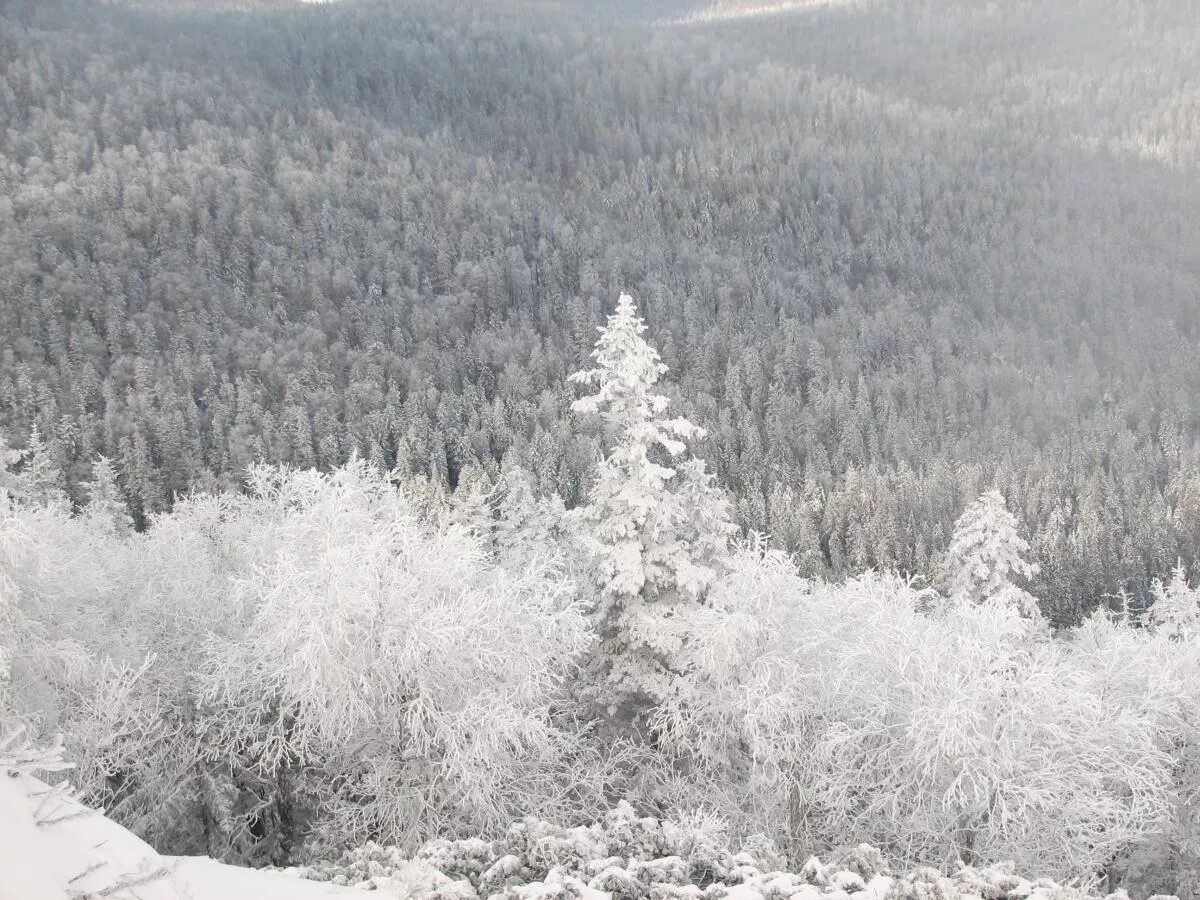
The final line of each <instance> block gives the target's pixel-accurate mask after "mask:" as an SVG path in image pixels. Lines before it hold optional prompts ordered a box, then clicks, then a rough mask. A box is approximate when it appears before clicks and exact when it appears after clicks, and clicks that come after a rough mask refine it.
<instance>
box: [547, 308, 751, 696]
mask: <svg viewBox="0 0 1200 900" xmlns="http://www.w3.org/2000/svg"><path fill="white" fill-rule="evenodd" d="M645 330H646V325H645V323H644V322H643V321H642V319H641V317H640V316H638V314H637V310H636V309H635V307H634V303H633V298H632V297H630V296H629V295H628V294H622V295H621V297H620V300H619V301H618V303H617V310H616V312H615V313H614V314H613V315H611V316H609V317H608V324H607V326H605V327H602V328H601V329H600V338H599V340H598V341H597V342H596V348H595V350H594V351H593V353H592V357H593V358H594V359H595V360H596V364H597V365H596V368H593V369H587V370H584V371H581V372H577V373H575V374H573V375H572V376H571V380H572V381H574V382H576V383H579V384H590V385H595V387H596V392H595V393H594V394H591V395H589V396H586V397H583V398H581V399H579V400H576V401H575V402H574V404H573V405H572V408H573V409H574V410H575V412H577V413H579V414H580V415H584V416H596V417H598V418H599V419H600V421H601V422H602V423H603V426H604V433H605V434H604V436H605V443H606V446H607V451H606V452H605V453H604V454H603V456H602V457H601V459H600V461H599V464H598V467H597V472H596V477H595V480H594V482H593V483H592V485H591V488H590V491H589V493H588V502H587V504H586V505H585V506H583V507H581V508H579V509H578V510H576V511H575V512H574V514H573V519H574V522H575V524H576V526H577V528H578V533H579V535H580V538H581V541H582V544H583V547H584V550H585V553H586V554H587V555H588V556H589V557H590V560H591V563H592V565H593V571H594V572H595V577H596V579H597V588H598V597H597V601H596V605H595V608H594V611H593V620H594V625H595V627H596V629H597V632H598V634H599V636H600V638H601V648H602V653H603V655H604V668H605V669H606V670H607V674H608V676H609V682H610V685H611V686H612V687H614V688H615V690H616V693H617V697H616V698H615V699H620V700H633V701H634V702H635V704H636V703H639V702H645V701H647V700H649V701H654V700H656V699H658V698H661V697H662V696H664V694H665V692H666V691H667V690H668V682H669V673H670V671H671V667H672V656H673V655H676V654H677V651H678V649H679V646H680V642H681V640H682V637H681V635H680V634H679V633H678V631H677V630H676V629H674V628H673V627H672V622H671V619H672V616H673V613H674V612H675V611H676V608H677V607H678V606H679V605H681V604H696V603H698V602H700V600H701V599H702V598H703V595H704V592H705V590H706V589H707V588H708V586H709V585H710V584H711V583H712V581H713V579H714V578H715V577H716V574H717V569H716V566H717V560H718V558H719V557H720V556H721V555H722V554H723V553H724V551H725V550H726V547H727V543H728V539H729V536H730V534H731V533H732V531H733V525H731V524H730V522H729V503H728V501H727V500H726V499H725V497H724V495H723V494H722V492H721V491H720V490H719V489H718V488H717V487H716V486H715V485H714V484H713V481H712V475H711V474H710V473H708V472H707V471H706V469H705V465H704V461H703V460H701V459H698V458H694V457H689V456H688V453H687V451H688V446H687V441H689V440H695V439H700V438H702V437H703V436H704V431H703V430H702V429H701V428H699V427H697V426H696V425H694V424H692V423H691V422H689V421H688V420H687V419H684V418H671V417H669V416H668V415H667V408H668V406H669V403H670V401H669V400H668V399H667V398H666V397H664V396H663V395H661V394H658V393H655V391H654V386H655V384H657V382H658V379H659V377H660V376H662V374H663V373H664V372H666V370H667V367H666V366H665V365H664V364H663V363H662V361H661V360H660V358H659V355H658V351H656V350H655V349H654V348H653V347H652V346H650V345H649V344H648V343H647V342H646V341H645V339H644V338H643V337H642V333H643V332H644V331H645Z"/></svg>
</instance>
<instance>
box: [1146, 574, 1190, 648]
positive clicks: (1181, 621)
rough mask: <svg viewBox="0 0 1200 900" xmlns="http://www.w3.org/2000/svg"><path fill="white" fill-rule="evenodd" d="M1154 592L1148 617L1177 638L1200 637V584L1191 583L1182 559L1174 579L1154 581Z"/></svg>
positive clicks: (1155, 624)
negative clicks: (1189, 583) (1196, 585)
mask: <svg viewBox="0 0 1200 900" xmlns="http://www.w3.org/2000/svg"><path fill="white" fill-rule="evenodd" d="M1153 596H1154V605H1153V606H1151V607H1150V613H1149V616H1148V618H1149V620H1150V623H1151V624H1152V625H1154V626H1155V628H1157V629H1158V630H1159V631H1161V632H1163V633H1164V634H1166V635H1167V636H1169V637H1170V638H1172V639H1173V640H1189V639H1194V638H1200V588H1194V587H1191V586H1189V585H1188V583H1187V573H1186V572H1185V571H1184V568H1183V565H1182V563H1181V564H1178V565H1176V566H1175V570H1174V571H1173V572H1172V573H1171V580H1170V581H1168V582H1165V583H1164V582H1162V581H1156V582H1154V588H1153Z"/></svg>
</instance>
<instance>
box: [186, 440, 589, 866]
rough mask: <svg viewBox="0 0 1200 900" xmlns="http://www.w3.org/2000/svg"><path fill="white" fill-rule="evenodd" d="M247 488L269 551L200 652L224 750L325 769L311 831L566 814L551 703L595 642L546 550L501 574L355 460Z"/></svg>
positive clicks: (478, 824)
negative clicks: (209, 646) (553, 811)
mask: <svg viewBox="0 0 1200 900" xmlns="http://www.w3.org/2000/svg"><path fill="white" fill-rule="evenodd" d="M251 491H252V495H253V497H254V498H255V502H256V503H258V504H262V505H263V506H265V507H266V508H268V509H269V510H271V511H272V516H271V519H272V524H271V527H270V530H271V540H272V542H273V549H272V551H271V553H270V554H269V555H268V556H267V558H265V559H264V560H263V562H262V563H261V564H260V565H258V566H256V567H254V568H253V569H251V570H248V571H244V572H242V573H240V575H239V577H238V578H237V580H236V582H235V583H234V584H233V592H232V597H231V601H230V607H229V613H230V614H231V615H235V616H236V615H240V616H242V617H244V622H245V629H244V632H243V633H242V634H241V635H240V636H238V637H237V638H235V639H232V640H227V641H222V642H220V643H219V645H216V646H214V653H213V654H212V656H211V657H210V660H209V663H208V669H207V688H206V691H205V694H204V701H205V705H206V708H207V709H209V710H210V714H209V716H210V722H211V725H210V727H213V728H215V729H216V730H217V737H216V739H215V740H216V745H217V746H220V747H222V748H224V749H225V751H226V752H227V753H236V754H238V755H239V756H243V757H245V758H247V759H248V760H250V761H252V762H251V765H252V767H253V769H254V770H255V771H256V772H257V773H259V774H261V775H262V776H263V777H265V778H274V777H275V776H276V775H278V774H279V773H280V772H287V771H291V772H301V771H308V770H310V769H315V770H317V771H319V772H320V773H321V778H322V780H323V782H324V783H323V784H322V785H321V787H322V794H323V798H324V801H325V803H324V808H323V811H322V812H323V817H322V823H321V829H322V831H323V833H326V834H329V835H333V836H336V837H337V838H338V839H340V840H344V841H361V840H365V839H366V838H368V837H372V836H382V837H384V838H386V839H387V840H390V841H400V842H403V841H408V840H412V839H414V838H416V837H423V836H427V835H429V834H435V833H453V832H456V831H461V830H462V829H463V828H464V827H467V828H471V829H476V830H486V829H487V828H489V827H492V826H497V825H501V824H503V823H504V822H506V821H508V820H509V819H510V818H511V817H512V816H513V815H514V814H515V813H516V812H517V811H520V810H523V809H529V808H541V809H543V811H545V809H546V808H547V805H549V807H550V808H553V807H554V805H555V804H562V808H563V809H569V808H571V807H570V802H571V798H570V796H569V795H570V794H571V790H570V789H566V790H564V789H562V788H561V787H560V785H561V783H562V780H563V779H565V778H567V777H568V773H569V771H570V770H569V769H568V768H567V767H568V765H570V764H576V765H579V764H580V763H581V762H583V758H584V757H585V755H586V751H585V748H584V747H583V746H582V744H581V743H580V741H579V733H578V732H575V731H572V730H569V729H564V728H561V727H559V725H558V722H557V721H556V703H557V702H558V701H559V700H560V699H561V698H562V686H563V679H564V678H565V677H566V676H567V675H568V674H569V672H570V670H571V667H572V665H573V663H574V660H575V659H576V657H577V656H578V654H579V653H580V652H581V651H582V650H583V649H584V648H585V647H586V646H587V645H588V643H589V641H590V635H589V631H588V629H587V627H586V622H585V619H584V617H583V615H582V612H581V610H580V609H579V608H578V606H577V605H576V604H575V603H574V602H573V601H572V589H571V584H570V583H569V582H568V581H567V580H566V579H565V578H564V577H562V575H561V573H560V571H559V569H558V566H557V563H556V560H555V559H554V558H553V557H546V558H543V559H539V560H531V561H530V562H529V564H528V565H526V566H525V567H524V568H523V569H521V570H519V571H516V570H506V569H502V568H500V567H498V566H495V565H493V564H492V562H491V561H490V560H489V559H488V557H487V556H486V555H485V554H484V552H483V550H482V548H481V545H480V542H479V541H478V539H477V538H476V537H474V536H473V535H472V534H471V533H470V532H469V531H468V530H467V529H466V528H463V527H460V526H457V525H453V524H451V525H443V526H431V525H429V524H427V523H423V522H422V521H420V520H419V518H418V517H417V515H416V513H415V512H414V511H413V509H412V508H411V505H410V504H409V502H408V501H407V499H406V497H405V495H404V493H403V492H402V491H399V490H397V489H396V487H395V486H394V485H393V484H391V483H390V482H389V481H388V479H387V478H386V476H384V475H382V474H380V473H378V472H377V471H376V470H374V469H372V468H370V467H369V466H368V465H366V464H365V463H362V462H352V463H350V464H348V465H347V466H345V467H343V468H341V469H339V470H337V471H335V472H334V473H332V474H330V475H321V474H318V473H316V472H287V471H282V470H278V469H259V470H256V471H255V472H254V474H253V477H252V480H251ZM586 768H587V767H586V766H584V767H583V769H581V770H579V771H578V773H577V779H578V787H579V788H581V789H583V790H585V791H586V790H587V789H589V788H590V787H591V785H589V784H588V779H587V777H586Z"/></svg>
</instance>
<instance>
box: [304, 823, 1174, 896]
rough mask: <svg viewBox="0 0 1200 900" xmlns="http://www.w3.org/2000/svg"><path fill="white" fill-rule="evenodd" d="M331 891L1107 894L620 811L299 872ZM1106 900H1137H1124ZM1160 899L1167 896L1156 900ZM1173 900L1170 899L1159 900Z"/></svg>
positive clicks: (363, 850)
mask: <svg viewBox="0 0 1200 900" xmlns="http://www.w3.org/2000/svg"><path fill="white" fill-rule="evenodd" d="M288 871H289V872H291V873H292V874H294V875H298V876H300V877H302V878H306V879H309V880H313V881H322V882H331V883H333V884H337V885H347V886H353V887H358V888H361V889H366V890H379V891H382V892H385V893H386V894H387V895H388V896H394V895H398V896H401V897H410V898H414V900H415V898H428V900H451V898H462V900H484V898H488V900H533V898H538V900H572V898H578V900H599V898H602V897H612V898H628V900H633V898H651V900H674V898H680V900H783V898H787V900H1085V898H1088V897H1094V896H1098V895H1092V894H1088V893H1086V892H1084V891H1081V890H1078V889H1075V888H1071V887H1066V886H1062V885H1059V884H1057V883H1055V882H1053V881H1051V880H1049V879H1036V880H1035V879H1031V878H1027V877H1022V876H1020V875H1018V874H1017V873H1016V872H1015V870H1014V867H1013V865H1012V864H1011V863H1004V864H999V865H992V866H987V867H983V868H976V867H972V866H962V867H959V868H958V870H957V871H955V872H953V873H952V874H946V873H944V872H940V871H938V870H937V869H933V868H928V867H923V868H918V869H914V870H913V871H911V872H909V873H907V874H904V875H895V874H893V872H892V870H891V868H890V867H889V865H888V863H887V861H886V860H885V859H884V856H883V854H882V853H881V852H880V851H879V850H877V849H876V848H874V847H871V846H869V845H866V844H863V845H860V846H859V847H857V848H854V849H852V850H849V851H848V852H844V853H841V854H840V855H837V856H836V857H835V858H833V859H832V860H831V861H830V862H829V863H826V862H823V861H821V860H820V859H818V858H816V857H810V858H809V859H808V861H807V862H806V863H805V864H804V865H803V866H801V867H800V870H799V871H798V872H790V871H786V870H785V865H784V862H783V858H782V857H781V856H780V855H779V854H778V853H776V852H775V851H774V850H773V849H772V848H770V847H769V846H765V847H763V848H760V849H757V850H755V851H754V852H747V851H745V850H743V851H741V852H736V853H735V852H732V851H731V850H730V849H729V848H728V847H727V845H726V844H725V841H724V837H723V834H722V833H721V831H720V829H719V828H714V827H713V826H712V825H711V824H709V825H708V826H707V827H706V826H705V825H698V826H696V825H692V826H689V825H684V824H681V823H678V822H672V821H669V820H660V819H656V818H650V817H639V816H638V815H637V814H636V812H635V811H634V810H633V808H632V807H631V806H630V805H629V804H628V803H624V802H622V803H620V804H618V805H617V807H616V808H615V809H613V810H612V811H610V812H609V813H608V814H607V815H605V816H604V818H603V819H601V820H600V821H598V822H595V823H593V824H592V825H590V826H586V827H576V828H561V827H558V826H554V825H551V824H549V823H547V822H543V821H540V820H538V819H533V818H527V819H524V820H522V821H520V822H517V823H515V824H513V825H512V826H510V827H509V829H508V832H507V833H506V834H505V836H504V837H503V838H501V839H499V840H495V841H492V842H486V841H481V840H479V839H477V838H470V839H467V840H458V841H450V840H435V841H430V842H428V843H427V844H425V845H424V846H423V847H421V849H420V850H419V851H418V852H417V853H416V855H415V856H414V857H412V858H411V859H410V858H407V857H405V856H404V855H403V854H402V853H401V852H400V851H399V850H397V849H396V848H395V847H385V846H381V845H379V844H375V843H369V844H366V845H365V846H362V847H359V848H357V849H354V850H351V851H348V852H346V853H344V854H343V855H342V857H341V858H340V859H339V860H337V861H336V862H324V863H316V864H313V865H309V866H304V867H301V868H295V869H290V870H288ZM1106 900H1128V897H1127V895H1126V894H1125V893H1124V892H1123V891H1118V892H1117V893H1115V894H1109V895H1107V897H1106ZM1152 900H1155V898H1152ZM1157 900H1167V898H1157Z"/></svg>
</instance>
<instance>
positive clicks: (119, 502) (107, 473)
mask: <svg viewBox="0 0 1200 900" xmlns="http://www.w3.org/2000/svg"><path fill="white" fill-rule="evenodd" d="M85 487H86V488H87V495H88V501H87V505H86V506H85V507H84V512H85V514H86V515H87V516H88V517H89V518H91V519H93V520H94V521H96V522H99V523H102V524H103V525H105V526H106V527H108V528H111V529H113V530H114V531H116V532H117V533H118V534H126V533H128V532H129V530H130V529H132V528H133V517H132V516H130V515H129V508H128V507H127V506H126V504H125V498H124V497H122V496H121V486H120V485H119V484H118V483H117V470H116V468H115V467H114V466H113V464H112V460H110V459H108V457H105V456H100V457H97V459H96V461H95V462H94V463H92V480H91V481H90V482H88V483H87V484H86V485H85Z"/></svg>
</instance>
